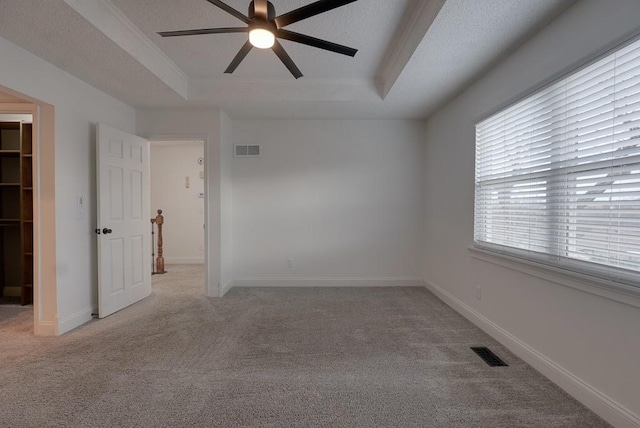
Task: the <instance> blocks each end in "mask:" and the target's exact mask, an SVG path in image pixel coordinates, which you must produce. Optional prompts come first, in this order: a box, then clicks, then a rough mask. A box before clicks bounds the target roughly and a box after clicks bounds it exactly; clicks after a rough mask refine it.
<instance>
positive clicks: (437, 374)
mask: <svg viewBox="0 0 640 428" xmlns="http://www.w3.org/2000/svg"><path fill="white" fill-rule="evenodd" d="M168 270H169V273H167V274H165V275H161V276H154V293H153V295H152V296H151V297H149V298H148V299H145V300H144V301H142V302H140V303H138V304H136V305H134V306H132V307H130V308H127V309H125V310H123V311H120V312H119V313H117V314H114V315H112V316H111V317H108V318H106V319H104V320H101V321H98V320H95V321H92V322H90V323H89V324H87V325H85V326H82V327H80V328H78V329H76V330H75V331H73V332H70V333H68V334H66V335H64V336H62V337H59V338H36V337H33V336H31V335H30V334H29V330H30V323H31V319H30V317H31V311H30V309H25V308H21V307H0V427H23V426H25V427H94V426H95V427H116V426H118V427H120V426H122V427H125V426H126V427H134V426H136V427H163V426H173V427H185V426H202V427H239V426H250V427H258V426H260V427H263V426H264V427H311V426H323V427H342V426H344V427H376V426H388V427H509V428H512V427H580V428H583V427H603V426H607V425H606V424H605V423H604V422H603V421H602V420H601V419H599V418H598V417H597V416H595V415H594V414H593V413H591V412H590V411H589V410H587V409H586V408H584V407H583V406H582V405H580V404H579V403H578V402H576V401H575V400H573V399H572V398H571V397H569V396H568V395H567V394H565V393H564V392H563V391H562V390H560V389H559V388H557V387H556V386H554V385H553V384H552V383H551V382H550V381H548V380H547V379H545V378H544V377H542V376H541V375H540V374H538V373H537V372H536V371H534V370H533V369H532V368H530V367H529V366H527V365H526V364H524V363H523V362H522V361H521V360H519V359H517V358H516V357H514V356H513V355H512V354H511V353H509V352H508V351H507V350H506V349H505V348H504V347H502V346H500V345H499V344H498V343H497V342H495V341H494V340H492V339H491V338H490V337H489V336H487V335H486V334H484V333H483V332H482V331H480V330H478V329H477V328H476V327H474V326H473V325H472V324H470V323H469V322H468V321H466V320H465V319H464V318H462V317H461V316H460V315H458V314H457V313H455V312H454V311H453V310H451V309H450V308H448V307H447V306H446V305H444V304H443V303H442V302H441V301H439V300H438V299H437V298H435V297H434V296H433V295H432V294H430V293H429V292H427V291H426V290H424V289H420V288H322V289H318V288H307V289H287V288H274V289H256V288H248V289H238V288H236V289H232V290H231V291H230V292H229V293H228V294H227V296H226V297H224V298H223V299H211V298H206V297H204V295H203V291H202V288H203V287H202V271H201V269H200V268H198V267H194V266H169V267H168ZM475 345H484V346H489V347H490V348H491V349H492V350H493V351H494V352H495V353H496V354H498V355H499V356H500V357H501V358H502V359H503V360H505V361H506V362H507V363H508V364H509V367H499V368H492V367H489V366H487V365H486V364H485V363H484V362H483V361H482V360H480V359H479V358H478V356H476V354H474V353H473V352H472V351H471V350H470V349H469V347H470V346H475Z"/></svg>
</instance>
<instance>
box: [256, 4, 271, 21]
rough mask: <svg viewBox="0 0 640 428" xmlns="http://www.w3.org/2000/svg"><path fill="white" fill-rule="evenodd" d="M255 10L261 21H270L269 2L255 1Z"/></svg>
mask: <svg viewBox="0 0 640 428" xmlns="http://www.w3.org/2000/svg"><path fill="white" fill-rule="evenodd" d="M253 10H254V12H255V14H256V16H257V17H259V18H261V19H269V8H268V6H267V0H253Z"/></svg>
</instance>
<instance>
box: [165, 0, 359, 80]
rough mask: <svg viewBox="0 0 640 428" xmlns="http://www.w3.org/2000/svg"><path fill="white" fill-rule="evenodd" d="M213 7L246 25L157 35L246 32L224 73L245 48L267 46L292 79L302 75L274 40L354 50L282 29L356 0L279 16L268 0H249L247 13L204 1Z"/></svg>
mask: <svg viewBox="0 0 640 428" xmlns="http://www.w3.org/2000/svg"><path fill="white" fill-rule="evenodd" d="M207 1H208V2H209V3H211V4H213V5H214V6H218V7H219V8H220V9H222V10H224V11H225V12H227V13H228V14H230V15H233V16H234V17H236V18H238V19H239V20H240V21H242V22H244V23H245V24H247V26H246V27H227V28H203V29H200V30H181V31H162V32H159V33H158V34H159V35H161V36H162V37H176V36H193V35H199V34H221V33H247V32H248V33H249V40H247V42H246V43H245V44H244V45H243V46H242V48H240V51H239V52H238V54H237V55H236V56H235V58H233V60H232V61H231V64H229V67H227V69H226V70H225V71H224V72H225V73H233V72H234V71H235V69H236V68H237V67H238V65H240V63H241V62H242V60H243V59H244V58H245V57H246V56H247V54H248V53H249V51H250V50H251V49H252V48H253V47H256V48H259V49H269V48H271V50H273V52H274V53H275V54H276V55H277V56H278V58H280V61H282V63H283V64H284V65H285V66H286V67H287V69H288V70H289V71H290V72H291V74H293V77H295V78H296V79H298V78H300V77H302V73H301V72H300V69H298V67H297V66H296V65H295V63H294V62H293V60H292V59H291V57H290V56H289V55H288V54H287V52H286V51H285V50H284V48H283V47H282V45H281V44H280V43H279V42H278V40H277V39H285V40H290V41H292V42H296V43H302V44H304V45H308V46H313V47H316V48H320V49H325V50H328V51H331V52H336V53H339V54H342V55H348V56H351V57H353V56H355V54H356V52H358V50H357V49H353V48H350V47H347V46H343V45H339V44H337V43H332V42H329V41H326V40H321V39H317V38H315V37H311V36H307V35H304V34H300V33H295V32H293V31H288V30H284V29H283V28H282V27H285V26H287V25H289V24H293V23H294V22H298V21H302V20H303V19H307V18H311V17H312V16H315V15H319V14H321V13H324V12H328V11H330V10H332V9H335V8H338V7H340V6H344V5H346V4H349V3H353V2H355V1H357V0H319V1H316V2H314V3H311V4H308V5H306V6H303V7H301V8H298V9H295V10H292V11H291V12H287V13H284V14H282V15H280V16H276V12H275V8H274V7H273V4H272V3H271V2H270V1H267V0H253V1H252V2H251V3H250V4H249V13H248V16H245V15H244V14H242V13H241V12H238V11H237V10H235V9H234V8H232V7H231V6H229V5H227V4H226V3H223V2H222V1H220V0H207Z"/></svg>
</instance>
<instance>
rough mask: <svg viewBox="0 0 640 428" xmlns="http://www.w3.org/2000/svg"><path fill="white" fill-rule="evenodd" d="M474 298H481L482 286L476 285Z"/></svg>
mask: <svg viewBox="0 0 640 428" xmlns="http://www.w3.org/2000/svg"><path fill="white" fill-rule="evenodd" d="M476 300H482V288H481V287H480V286H479V285H476Z"/></svg>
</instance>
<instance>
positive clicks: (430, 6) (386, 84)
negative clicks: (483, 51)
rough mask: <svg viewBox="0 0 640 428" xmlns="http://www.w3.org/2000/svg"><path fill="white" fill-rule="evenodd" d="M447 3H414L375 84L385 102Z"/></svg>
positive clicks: (438, 0)
mask: <svg viewBox="0 0 640 428" xmlns="http://www.w3.org/2000/svg"><path fill="white" fill-rule="evenodd" d="M445 2H446V0H423V1H420V2H416V3H412V6H411V7H409V8H408V10H407V12H406V14H405V18H403V19H402V21H401V23H400V27H399V28H400V30H399V31H398V32H396V36H395V37H394V38H393V40H392V41H391V43H390V44H389V48H388V49H387V52H386V53H385V55H384V57H383V58H384V59H383V60H382V63H381V65H380V67H378V73H377V77H376V85H377V89H378V92H379V93H380V97H382V99H384V98H386V96H387V95H388V94H389V92H390V91H391V88H392V87H393V85H395V83H396V81H397V80H398V77H400V74H401V73H402V71H403V70H404V69H405V67H406V66H407V64H408V63H409V60H410V59H411V57H412V56H413V54H414V53H415V51H416V49H417V48H418V46H419V45H420V43H421V42H422V40H423V39H424V37H425V36H426V34H427V32H428V31H429V29H430V28H431V25H432V24H433V22H434V21H435V19H436V17H437V16H438V13H440V10H441V9H442V6H444V4H445Z"/></svg>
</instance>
